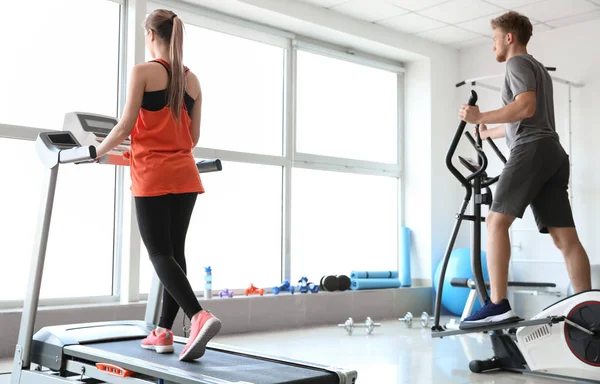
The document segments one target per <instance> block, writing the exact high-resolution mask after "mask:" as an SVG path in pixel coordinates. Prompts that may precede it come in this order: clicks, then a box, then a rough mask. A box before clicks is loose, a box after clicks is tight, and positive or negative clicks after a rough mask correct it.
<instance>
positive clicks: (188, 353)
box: [179, 310, 221, 361]
mask: <svg viewBox="0 0 600 384" xmlns="http://www.w3.org/2000/svg"><path fill="white" fill-rule="evenodd" d="M220 330H221V320H219V319H218V318H216V317H215V316H214V315H213V314H211V313H209V312H206V311H204V310H203V311H202V312H200V315H199V316H198V319H197V320H196V321H194V322H192V324H191V327H190V338H189V339H188V342H187V344H186V345H185V348H184V349H183V351H182V352H181V354H180V355H179V360H181V361H191V360H194V359H197V358H199V357H202V356H203V355H204V352H205V351H206V344H208V342H209V341H210V339H212V338H213V337H214V336H215V335H216V334H217V333H219V331H220Z"/></svg>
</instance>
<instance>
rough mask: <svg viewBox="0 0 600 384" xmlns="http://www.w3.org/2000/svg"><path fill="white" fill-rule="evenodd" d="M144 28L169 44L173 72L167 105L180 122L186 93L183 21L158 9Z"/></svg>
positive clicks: (148, 19)
mask: <svg viewBox="0 0 600 384" xmlns="http://www.w3.org/2000/svg"><path fill="white" fill-rule="evenodd" d="M144 27H145V28H146V30H151V31H154V33H155V34H156V35H157V36H158V38H159V39H161V40H162V41H163V42H165V43H168V44H169V56H170V57H169V58H170V60H171V70H170V71H169V91H168V99H167V103H168V105H169V106H170V107H171V114H172V115H173V117H174V118H175V120H176V121H177V122H179V118H180V112H181V108H182V107H183V94H184V92H185V74H184V69H183V21H181V19H180V18H179V17H178V16H177V15H176V14H174V13H173V12H171V11H169V10H166V9H157V10H155V11H154V12H152V13H151V14H150V15H148V17H147V18H146V23H145V25H144Z"/></svg>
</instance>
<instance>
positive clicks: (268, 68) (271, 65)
mask: <svg viewBox="0 0 600 384" xmlns="http://www.w3.org/2000/svg"><path fill="white" fill-rule="evenodd" d="M183 51H184V62H185V65H186V66H187V67H189V68H190V70H191V71H192V72H194V73H195V74H196V76H198V79H199V80H200V86H201V87H202V94H203V98H202V125H201V128H200V130H201V139H200V143H199V145H200V146H202V147H208V148H217V149H225V150H230V151H239V152H252V153H260V154H266V155H278V156H281V155H282V152H283V143H282V137H283V117H282V116H283V109H282V107H283V86H284V77H283V71H284V59H285V55H284V50H283V49H282V48H279V47H276V46H272V45H269V44H264V43H260V42H256V41H253V40H248V39H244V38H240V37H237V36H232V35H228V34H225V33H221V32H217V31H214V30H210V29H205V28H200V27H197V26H195V25H193V24H191V23H186V25H185V38H184V50H183ZM146 55H147V56H146V59H147V60H151V59H152V58H151V57H150V56H149V55H148V52H146Z"/></svg>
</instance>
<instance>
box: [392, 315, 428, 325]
mask: <svg viewBox="0 0 600 384" xmlns="http://www.w3.org/2000/svg"><path fill="white" fill-rule="evenodd" d="M430 320H431V317H430V316H429V314H428V313H427V312H423V313H421V327H423V328H426V327H427V326H428V325H429V321H430ZM398 321H403V322H404V324H405V325H406V327H407V328H412V321H413V314H412V313H410V312H408V313H406V315H404V317H401V318H399V319H398Z"/></svg>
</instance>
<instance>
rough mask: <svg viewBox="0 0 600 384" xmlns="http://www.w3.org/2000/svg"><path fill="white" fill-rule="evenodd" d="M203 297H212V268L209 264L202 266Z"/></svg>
mask: <svg viewBox="0 0 600 384" xmlns="http://www.w3.org/2000/svg"><path fill="white" fill-rule="evenodd" d="M204 272H206V274H205V275H204V297H205V298H207V299H210V298H211V297H212V269H211V268H210V266H208V267H205V268H204Z"/></svg>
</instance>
